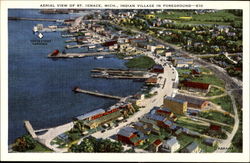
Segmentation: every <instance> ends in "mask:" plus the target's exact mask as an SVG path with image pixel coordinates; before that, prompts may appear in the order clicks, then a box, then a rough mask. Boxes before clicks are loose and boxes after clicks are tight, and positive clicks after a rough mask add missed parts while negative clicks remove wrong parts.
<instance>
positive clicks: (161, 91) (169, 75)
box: [92, 56, 178, 138]
mask: <svg viewBox="0 0 250 163" xmlns="http://www.w3.org/2000/svg"><path fill="white" fill-rule="evenodd" d="M151 57H152V58H153V59H154V60H155V61H156V62H158V63H162V62H161V61H160V60H161V58H155V57H154V56H151ZM173 72H174V73H173ZM160 76H162V77H163V78H165V79H166V84H165V86H164V87H160V88H158V89H157V92H158V94H157V95H155V96H153V97H152V98H149V99H145V100H144V104H143V105H145V106H146V107H145V108H141V110H140V111H138V112H136V113H135V114H134V115H132V116H131V117H130V118H129V119H127V122H125V123H122V124H120V125H119V126H118V127H115V128H113V129H111V130H107V131H106V132H104V133H101V132H96V133H94V134H92V136H94V137H96V138H109V137H111V136H112V135H115V134H117V132H118V131H119V130H120V129H121V128H122V127H124V126H126V125H129V124H130V123H132V122H136V121H138V118H141V117H142V116H143V115H145V114H146V113H148V112H149V111H150V110H151V109H152V108H153V107H155V106H161V105H162V104H163V99H164V96H172V94H173V93H174V92H175V90H174V88H172V86H173V82H174V81H172V79H173V78H174V79H176V77H178V74H176V72H175V71H174V70H173V69H172V68H171V67H169V66H168V65H167V66H165V67H164V73H163V74H161V75H160Z"/></svg>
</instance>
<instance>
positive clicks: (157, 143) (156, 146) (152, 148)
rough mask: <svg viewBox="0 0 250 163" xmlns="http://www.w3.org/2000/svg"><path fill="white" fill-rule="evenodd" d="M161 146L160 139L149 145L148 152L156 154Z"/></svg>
mask: <svg viewBox="0 0 250 163" xmlns="http://www.w3.org/2000/svg"><path fill="white" fill-rule="evenodd" d="M161 145H162V141H161V140H160V139H157V140H155V141H154V142H153V144H151V145H150V147H149V148H150V151H152V152H158V150H159V147H160V146H161Z"/></svg>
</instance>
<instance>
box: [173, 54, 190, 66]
mask: <svg viewBox="0 0 250 163" xmlns="http://www.w3.org/2000/svg"><path fill="white" fill-rule="evenodd" d="M172 63H173V65H174V66H175V67H177V68H185V67H191V66H192V65H193V63H194V61H193V59H192V58H184V57H172Z"/></svg>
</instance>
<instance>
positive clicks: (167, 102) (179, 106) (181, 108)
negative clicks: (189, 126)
mask: <svg viewBox="0 0 250 163" xmlns="http://www.w3.org/2000/svg"><path fill="white" fill-rule="evenodd" d="M163 107H166V108H169V109H170V110H171V111H172V112H174V113H177V114H185V113H186V112H187V101H183V100H179V99H177V98H173V97H170V96H166V97H165V98H164V102H163Z"/></svg>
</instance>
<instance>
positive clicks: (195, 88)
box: [181, 80, 210, 93]
mask: <svg viewBox="0 0 250 163" xmlns="http://www.w3.org/2000/svg"><path fill="white" fill-rule="evenodd" d="M181 85H182V88H185V89H187V90H188V91H192V92H201V93H208V92H209V90H210V84H207V83H200V82H191V81H186V80H184V81H182V82H181Z"/></svg>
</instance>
